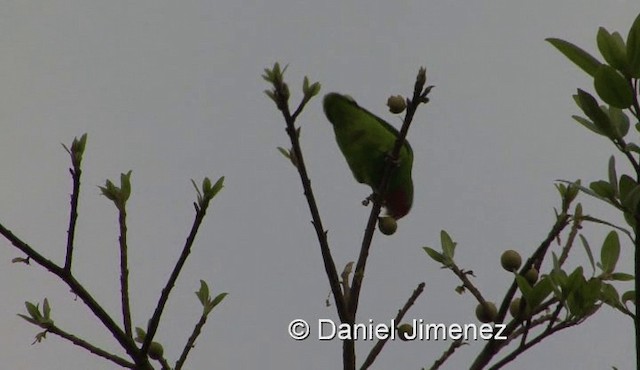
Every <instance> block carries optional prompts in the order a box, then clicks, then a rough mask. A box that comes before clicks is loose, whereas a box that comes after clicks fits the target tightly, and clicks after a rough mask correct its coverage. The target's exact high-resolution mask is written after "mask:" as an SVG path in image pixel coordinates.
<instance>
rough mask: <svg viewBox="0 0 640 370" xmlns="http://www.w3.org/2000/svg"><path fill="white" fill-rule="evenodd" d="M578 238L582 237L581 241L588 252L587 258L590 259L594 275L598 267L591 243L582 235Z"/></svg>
mask: <svg viewBox="0 0 640 370" xmlns="http://www.w3.org/2000/svg"><path fill="white" fill-rule="evenodd" d="M578 236H579V237H580V241H582V246H583V247H584V250H585V251H586V252H587V257H588V258H589V263H590V264H591V269H592V270H593V274H595V272H596V265H595V262H594V259H593V253H592V252H591V247H590V246H589V242H588V241H587V239H586V238H585V237H584V235H582V234H580V235H578ZM593 274H592V275H593Z"/></svg>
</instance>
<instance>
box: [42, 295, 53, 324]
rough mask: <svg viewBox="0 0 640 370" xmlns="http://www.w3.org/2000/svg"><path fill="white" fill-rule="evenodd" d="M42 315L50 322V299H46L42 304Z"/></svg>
mask: <svg viewBox="0 0 640 370" xmlns="http://www.w3.org/2000/svg"><path fill="white" fill-rule="evenodd" d="M42 314H43V316H44V319H45V320H49V318H50V315H51V306H49V300H48V299H46V298H45V299H44V302H43V303H42Z"/></svg>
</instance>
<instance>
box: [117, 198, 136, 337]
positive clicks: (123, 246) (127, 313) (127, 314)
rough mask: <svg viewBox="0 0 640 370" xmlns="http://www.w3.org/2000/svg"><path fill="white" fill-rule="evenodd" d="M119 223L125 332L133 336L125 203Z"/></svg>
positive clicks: (120, 208) (121, 207) (119, 214)
mask: <svg viewBox="0 0 640 370" xmlns="http://www.w3.org/2000/svg"><path fill="white" fill-rule="evenodd" d="M118 224H119V225H120V237H119V238H118V240H119V242H120V297H121V300H122V319H123V322H124V332H125V333H126V334H127V335H128V336H130V337H132V336H133V335H132V330H131V307H130V303H129V267H128V262H127V259H128V258H127V255H128V253H127V210H126V209H125V205H124V204H122V206H119V207H118Z"/></svg>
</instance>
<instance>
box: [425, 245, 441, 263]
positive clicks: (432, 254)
mask: <svg viewBox="0 0 640 370" xmlns="http://www.w3.org/2000/svg"><path fill="white" fill-rule="evenodd" d="M422 249H424V251H425V252H427V254H428V255H429V257H431V259H432V260H434V261H436V262H438V263H441V264H443V265H444V261H445V258H444V256H443V255H442V254H441V253H440V252H438V251H436V250H435V249H433V248H429V247H424V248H422Z"/></svg>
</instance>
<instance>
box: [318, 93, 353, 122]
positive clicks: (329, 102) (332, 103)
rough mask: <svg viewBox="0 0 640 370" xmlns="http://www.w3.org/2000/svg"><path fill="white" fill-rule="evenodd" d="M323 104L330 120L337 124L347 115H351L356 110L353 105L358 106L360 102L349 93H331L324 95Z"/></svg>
mask: <svg viewBox="0 0 640 370" xmlns="http://www.w3.org/2000/svg"><path fill="white" fill-rule="evenodd" d="M323 105H324V113H325V115H326V116H327V118H328V119H329V122H331V123H332V124H335V122H340V121H341V120H344V118H345V117H350V116H351V115H352V114H353V112H354V110H353V106H356V107H357V106H358V103H356V101H355V100H353V98H352V97H351V96H349V95H342V94H338V93H329V94H327V95H325V96H324V101H323Z"/></svg>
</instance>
